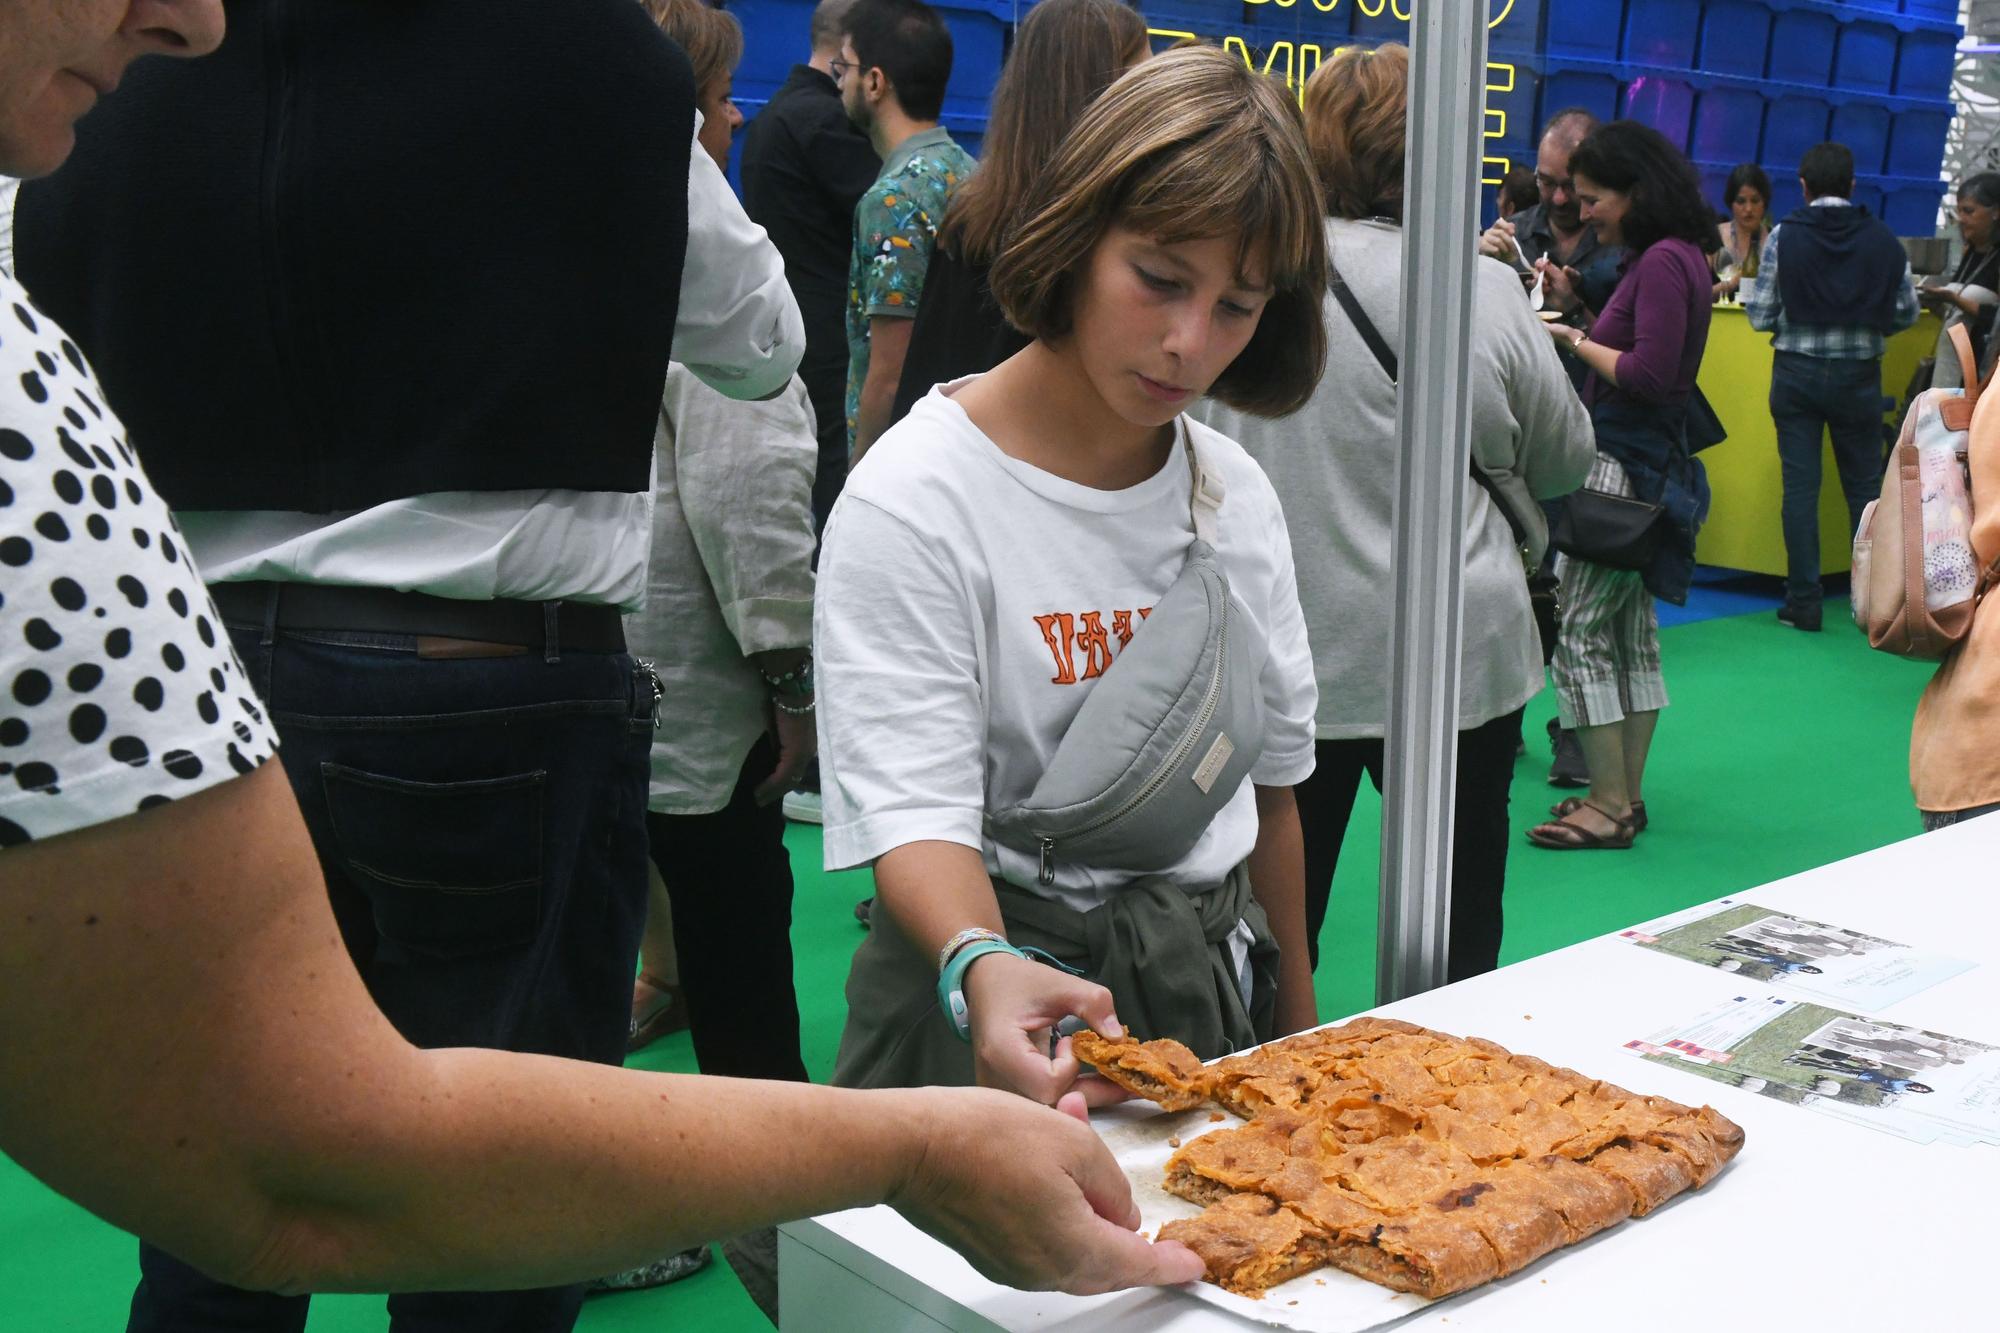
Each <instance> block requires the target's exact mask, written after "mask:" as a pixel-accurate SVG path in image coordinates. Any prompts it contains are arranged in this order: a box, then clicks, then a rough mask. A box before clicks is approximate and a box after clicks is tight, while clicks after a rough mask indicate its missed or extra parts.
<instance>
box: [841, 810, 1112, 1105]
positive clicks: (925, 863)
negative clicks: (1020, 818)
mask: <svg viewBox="0 0 2000 1333" xmlns="http://www.w3.org/2000/svg"><path fill="white" fill-rule="evenodd" d="M875 897H876V902H877V905H878V906H879V907H881V908H882V909H883V911H884V912H885V913H886V914H887V915H888V918H889V920H890V921H892V922H893V923H894V925H895V928H896V929H897V930H900V931H901V932H902V934H903V938H904V939H905V941H906V942H907V943H908V944H909V946H910V947H911V948H913V949H916V950H917V951H918V952H919V953H920V954H921V955H922V956H923V957H924V958H925V959H935V958H936V957H937V952H938V950H939V949H941V948H943V947H944V945H945V942H946V941H947V940H949V939H951V937H952V936H954V935H956V934H957V933H958V932H959V931H961V930H965V929H967V928H969V927H973V926H983V927H984V928H986V929H987V930H991V931H995V932H997V933H1000V934H1005V933H1006V927H1005V925H1004V923H1003V922H1002V921H1001V919H1000V903H999V900H998V899H997V898H995V897H994V896H993V883H992V881H991V880H989V879H988V878H987V877H986V863H985V861H984V860H982V859H981V857H980V855H979V853H978V852H975V851H973V850H972V849H971V848H970V847H966V846H963V845H961V844H959V843H955V842H911V843H905V844H904V845H903V846H901V847H898V848H896V849H895V850H894V851H891V852H888V853H885V854H884V855H883V856H882V858H881V859H880V860H878V861H877V862H876V863H875ZM965 1003H966V1009H967V1017H968V1020H969V1023H970V1026H971V1028H972V1062H973V1068H974V1070H975V1071H976V1073H977V1076H978V1078H979V1082H980V1084H981V1085H982V1086H985V1087H995V1088H1005V1089H1007V1090H1008V1091H1010V1092H1018V1093H1019V1094H1021V1095H1022V1096H1023V1097H1028V1098H1031V1099H1033V1100H1035V1101H1038V1102H1041V1103H1043V1104H1044V1105H1054V1104H1055V1103H1056V1102H1057V1101H1058V1100H1059V1099H1060V1098H1062V1097H1063V1096H1065V1095H1067V1094H1068V1093H1069V1092H1070V1091H1071V1090H1072V1089H1077V1088H1078V1075H1079V1074H1081V1073H1082V1070H1083V1066H1082V1064H1081V1063H1080V1062H1079V1061H1078V1060H1077V1058H1076V1056H1075V1055H1073V1054H1072V1053H1071V1052H1070V1048H1069V1039H1068V1038H1067V1037H1065V1038H1063V1039H1062V1040H1061V1041H1059V1042H1056V1043H1055V1044H1054V1045H1053V1046H1051V1045H1050V1044H1049V1041H1048V1034H1049V1032H1050V1030H1051V1029H1053V1028H1054V1027H1055V1025H1056V1024H1057V1023H1060V1022H1061V1021H1062V1020H1063V1019H1064V1018H1067V1017H1068V1016H1069V1015H1071V1014H1075V1015H1076V1016H1077V1017H1079V1018H1081V1019H1083V1020H1084V1021H1085V1022H1087V1023H1089V1024H1090V1026H1091V1027H1093V1028H1095V1029H1096V1030H1097V1031H1099V1032H1101V1033H1103V1034H1105V1035H1106V1036H1112V1037H1115V1036H1121V1035H1123V1031H1124V1029H1122V1028H1121V1027H1120V1026H1119V1025H1118V1020H1117V1017H1116V1016H1115V1014H1114V1013H1113V1012H1112V1002H1111V992H1110V991H1108V990H1106V989H1104V987H1102V986H1099V985H1096V984H1095V983H1093V982H1089V981H1085V980H1083V979H1082V978H1080V977H1072V976H1070V975H1069V974H1068V973H1066V972H1062V971H1058V970H1057V969H1056V968H1053V967H1049V966H1047V965H1045V964H1042V963H1037V962H1034V961H1032V960H1029V959H1025V958H1012V957H1009V956H1008V955H1006V954H998V953H996V954H988V955H987V956H986V957H983V958H978V959H975V960H974V961H973V963H972V965H971V966H970V967H968V968H967V969H966V972H965ZM1078 1090H1080V1091H1082V1092H1083V1093H1084V1095H1085V1096H1086V1097H1087V1098H1088V1099H1089V1100H1090V1101H1091V1103H1092V1104H1093V1105H1095V1104H1100V1103H1102V1102H1105V1101H1114V1100H1117V1099H1118V1097H1117V1094H1116V1093H1115V1091H1114V1090H1112V1089H1111V1088H1110V1087H1109V1085H1107V1084H1103V1083H1100V1082H1099V1081H1098V1080H1095V1079H1086V1080H1084V1082H1083V1083H1082V1085H1081V1087H1080V1089H1078Z"/></svg>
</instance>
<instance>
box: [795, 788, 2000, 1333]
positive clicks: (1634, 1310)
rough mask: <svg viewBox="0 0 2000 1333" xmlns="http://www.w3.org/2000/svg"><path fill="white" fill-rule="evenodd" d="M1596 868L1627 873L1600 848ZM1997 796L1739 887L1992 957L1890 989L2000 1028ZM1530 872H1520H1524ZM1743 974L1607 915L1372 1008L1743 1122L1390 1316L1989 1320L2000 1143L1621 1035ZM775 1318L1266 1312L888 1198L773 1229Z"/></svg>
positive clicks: (1665, 1326)
mask: <svg viewBox="0 0 2000 1333" xmlns="http://www.w3.org/2000/svg"><path fill="white" fill-rule="evenodd" d="M1601 859H1602V860H1603V861H1604V862H1605V865H1604V871H1605V873H1606V874H1607V875H1615V874H1618V873H1619V871H1620V867H1619V865H1618V863H1617V858H1616V857H1615V856H1614V855H1612V854H1609V853H1607V854H1606V855H1605V856H1604V857H1603V858H1601ZM1996 885H2000V816H1993V817H1990V818H1987V819H1981V820H1975V821H1972V822H1970V823H1967V824H1964V825H1961V826H1959V827H1957V828H1953V829H1948V830H1945V831H1944V832H1942V833H1936V834H1931V835H1929V836H1926V837H1922V838H1916V839H1912V840H1910V841H1908V842H1902V843H1897V844H1895V845H1893V846H1890V847H1884V848H1881V849H1879V850H1877V851H1874V852H1870V853H1867V854H1865V855H1862V856H1858V857H1855V858H1853V859H1852V860H1848V861H1843V862H1839V863H1837V864H1835V865H1831V866H1824V867H1822V868H1820V869H1818V870H1813V871H1808V872H1807V873H1805V874H1802V875H1795V876H1793V877H1791V878H1789V879H1784V880H1779V881H1777V882H1776V883H1773V884H1770V885H1766V886H1765V887H1763V888H1759V889H1755V890H1751V891H1748V892H1744V893H1739V894H1732V895H1731V897H1732V898H1734V899H1736V900H1738V901H1749V902H1754V903H1757V904H1758V905H1760V906H1764V907H1772V908H1777V909H1780V910H1785V911H1790V912H1795V913H1797V914H1799V915H1801V916H1806V917H1811V918H1814V919H1817V920H1821V921H1828V922H1832V923H1834V924H1836V925H1840V926H1846V927H1850V928H1852V929H1855V930H1860V931H1865V932H1867V933H1870V934H1876V935H1882V936H1885V937H1887V938H1890V939H1894V940H1899V941H1902V942H1904V943H1907V944H1912V945H1917V946H1920V947H1924V948H1931V949H1936V950H1939V951H1941V952H1944V953H1947V954H1952V955H1954V956H1957V957H1960V958H1967V959H1972V960H1975V961H1977V962H1979V963H1980V964H1981V966H1979V967H1976V968H1974V969H1973V970H1971V971H1969V972H1966V973H1963V974H1961V975H1959V976H1957V977H1954V978H1952V979H1951V980H1949V981H1946V982H1944V983H1942V984H1940V985H1938V986H1935V987H1933V988H1932V989H1930V990H1927V991H1925V992H1923V993H1922V994H1919V995H1915V996H1912V997H1911V998H1909V999H1907V1000H1904V1001H1902V1002H1901V1003H1899V1004H1896V1005H1893V1006H1890V1007H1888V1008H1887V1009H1883V1010H1878V1011H1877V1012H1879V1013H1881V1014H1882V1016H1884V1017H1887V1018H1891V1019H1893V1020H1895V1021H1896V1022H1899V1023H1907V1024H1910V1025H1912V1026H1916V1027H1923V1028H1929V1029H1931V1030H1933V1031H1941V1032H1949V1033H1952V1034H1954V1035H1958V1036H1965V1037H1973V1038H1984V1039H1987V1040H1995V1039H2000V942H1996V941H2000V892H1996ZM1524 891H1526V892H1532V890H1522V889H1516V890H1515V892H1524ZM1748 984H1749V983H1746V982H1744V981H1741V980H1738V979H1736V978H1734V977H1731V976H1730V975H1729V974H1727V973H1724V972H1720V971H1717V970H1715V969H1712V968H1705V967H1700V966H1697V965H1696V964H1693V963H1689V962H1685V961H1683V960H1681V959H1678V958H1672V957H1668V956H1666V955H1664V954H1660V953H1656V952H1654V951H1652V950H1649V949H1641V948H1637V947H1635V946H1633V945H1631V944H1629V943H1626V942H1624V941H1621V940H1619V939H1617V938H1616V937H1615V936H1607V937H1603V938H1600V939H1594V940H1587V941H1585V942H1583V943H1582V944H1577V945H1573V946H1571V947H1570V948H1567V949H1562V950H1559V951H1557V952H1555V953H1550V954H1545V955H1543V956H1542V957H1540V958H1534V959H1530V960H1528V961H1526V962H1522V963H1516V964H1514V965H1513V966H1512V967H1505V968H1501V969H1500V970H1499V971H1497V972H1492V973H1489V974H1487V975H1486V976H1483V977H1477V978H1474V979H1473V980H1471V981H1464V982H1460V983H1458V984H1457V985H1454V986H1446V987H1444V988H1442V989H1440V990H1435V991H1431V992H1429V993H1428V994H1424V995H1419V996H1415V997H1413V998H1411V999H1408V1000H1403V1001H1400V1002H1398V1003H1396V1004H1392V1005H1388V1006H1386V1007H1385V1008H1383V1009H1381V1010H1379V1011H1376V1012H1380V1013H1383V1014H1388V1015H1392V1016H1394V1017H1397V1018H1402V1019H1407V1020H1409V1021H1411V1022H1414V1023H1422V1024H1425V1025H1427V1026H1430V1027H1435V1028H1438V1029H1440V1030H1441V1031H1445V1032H1454V1033H1460V1034H1467V1033H1471V1034H1477V1035H1479V1036H1483V1037H1489V1038H1491V1039H1493V1040H1495V1041H1498V1042H1500V1043H1501V1044H1502V1045H1504V1046H1507V1047H1509V1048H1511V1049H1513V1050H1516V1051H1522V1052H1527V1053H1530V1054H1533V1055H1538V1056H1540V1057H1542V1058H1543V1059H1545V1060H1549V1061H1551V1062H1553V1063H1555V1064H1560V1065H1568V1066H1570V1067H1572V1068H1575V1069H1579V1070H1583V1071H1584V1072H1586V1073H1589V1074H1593V1075H1595V1076H1596V1077H1599V1078H1604V1079H1609V1080H1610V1081H1612V1082H1615V1083H1618V1084H1621V1085H1623V1086H1625V1087H1629V1088H1632V1089H1633V1090H1635V1091H1639V1092H1647V1093H1657V1094H1660V1095H1662V1096H1667V1097H1672V1098H1674V1099H1676V1100H1679V1101H1684V1102H1688V1103H1690V1104H1693V1105H1700V1104H1701V1103H1703V1102H1707V1103H1709V1104H1710V1105H1713V1106H1714V1107H1715V1108H1716V1109H1717V1110H1719V1111H1721V1112H1722V1113H1723V1114H1725V1115H1727V1116H1729V1117H1730V1118H1731V1119H1732V1120H1735V1121H1736V1122H1737V1123H1738V1124H1740V1125H1742V1126H1743V1128H1744V1130H1745V1132H1746V1134H1747V1136H1748V1138H1747V1142H1746V1144H1745V1146H1744V1149H1743V1152H1742V1155H1741V1156H1739V1157H1738V1158H1737V1159H1736V1161H1735V1162H1734V1163H1732V1164H1731V1165H1730V1167H1729V1168H1728V1169H1727V1170H1726V1171H1725V1172H1724V1173H1723V1174H1722V1175H1721V1176H1720V1177H1719V1178H1717V1179H1716V1180H1715V1181H1713V1182H1712V1183H1711V1184H1710V1185H1709V1186H1708V1187H1707V1188H1706V1189H1704V1190H1701V1191H1699V1192H1697V1193H1694V1194H1690V1195H1686V1196H1683V1197H1682V1198H1680V1199H1677V1200H1675V1201H1674V1202H1673V1203H1671V1204H1669V1205H1668V1206H1667V1207H1666V1208H1664V1209H1662V1210H1661V1211H1659V1212H1657V1213H1654V1214H1652V1215H1651V1216H1649V1217H1645V1218H1640V1219H1636V1220H1633V1221H1629V1222H1625V1223H1623V1224H1621V1225H1619V1226H1617V1227H1614V1228H1612V1229H1611V1230H1610V1231H1608V1232H1605V1233H1603V1234H1601V1235H1599V1236H1597V1237H1594V1238H1593V1239H1591V1240H1590V1241H1588V1242H1586V1243H1585V1244H1583V1245H1581V1246H1577V1247H1575V1248H1573V1249H1570V1250H1565V1251H1561V1252H1558V1253H1557V1254H1555V1255H1553V1256H1551V1257H1549V1258H1547V1259H1544V1260H1542V1261H1541V1262H1539V1263H1537V1264H1534V1265H1531V1266H1530V1267H1529V1268H1528V1269H1527V1270H1526V1271H1524V1272H1522V1273H1518V1274H1516V1275H1515V1276H1513V1277H1511V1278H1508V1279H1506V1280H1505V1281H1501V1282H1495V1283H1490V1284H1488V1285H1487V1286H1485V1287H1481V1288H1478V1289H1476V1290H1474V1291H1471V1292H1467V1293H1465V1294H1463V1295H1461V1296H1458V1297H1454V1298H1452V1299H1451V1300H1448V1301H1443V1302H1440V1303H1438V1304H1436V1305H1433V1306H1431V1307H1429V1308H1427V1309H1425V1310H1423V1311H1421V1312H1419V1313H1418V1314H1416V1315H1415V1316H1414V1317H1412V1318H1409V1319H1406V1320H1404V1321H1402V1322H1399V1323H1398V1324H1396V1325H1395V1327H1396V1328H1397V1329H1398V1330H1404V1329H1439V1330H1450V1331H1452V1333H1464V1331H1465V1330H1478V1329H1493V1330H1507V1331H1508V1333H1514V1331H1516V1330H1522V1329H1581V1328H1587V1327H1590V1326H1591V1325H1592V1324H1594V1323H1596V1322H1598V1321H1601V1320H1606V1319H1608V1320H1610V1321H1611V1322H1612V1323H1613V1324H1614V1325H1615V1326H1616V1327H1618V1328H1619V1329H1620V1330H1621V1333H1626V1331H1628V1330H1629V1331H1634V1333H1636V1331H1637V1330H1648V1329H1657V1330H1660V1331H1661V1333H1688V1330H1691V1329H1697V1330H1698V1329H1703V1328H1709V1329H1718V1330H1722V1329H1742V1328H1759V1327H1761V1328H1804V1329H1812V1330H1815V1333H1823V1331H1825V1330H1838V1329H1850V1328H1851V1329H1868V1330H1874V1329H1881V1328H1913V1329H1922V1328H1936V1329H1952V1330H1957V1329H1973V1328H1979V1327H1987V1328H1990V1327H1993V1326H1994V1320H1995V1318H1996V1316H1995V1315H1994V1314H1993V1311H1992V1306H1991V1304H1990V1302H1989V1301H1988V1300H1987V1299H1986V1298H1984V1297H1982V1296H1981V1295H1980V1294H1979V1293H1980V1292H1981V1291H1982V1290H1984V1289H1986V1284H1987V1283H1988V1282H1990V1281H1991V1280H1992V1277H1993V1274H1994V1270H1995V1268H1996V1267H2000V1254H1996V1250H1995V1244H1994V1242H1995V1238H1996V1236H2000V1148H1993V1147H1975V1148H1961V1147H1952V1146H1948V1145H1943V1144H1938V1145H1928V1146H1926V1145H1919V1144H1914V1143H1909V1142H1906V1141H1903V1140H1900V1139H1897V1138H1894V1137H1892V1136H1890V1135H1888V1134H1884V1133H1880V1132H1877V1131H1874V1130H1869V1129H1865V1128H1860V1127H1853V1126H1848V1125H1843V1124H1842V1123H1840V1122H1839V1121H1836V1120H1833V1119H1831V1118H1829V1117H1826V1116H1820V1115H1815V1114H1813V1113H1811V1112H1809V1111H1805V1110H1801V1109H1798V1108H1795V1107H1789V1106H1785V1105H1783V1104H1781V1103H1778V1102H1775V1101H1771V1100H1768V1099H1766V1098H1763V1097H1759V1096H1756V1095H1754V1094H1752V1093H1747V1092H1743V1091H1740V1090H1738V1089H1735V1088H1731V1087H1727V1086H1725V1085H1723V1084H1719V1083H1715V1082H1711V1081H1709V1080H1707V1079H1704V1078H1699V1077H1697V1076H1695V1075H1692V1074H1686V1073H1682V1072H1680V1071H1677V1070H1673V1069H1668V1068H1664V1067H1660V1066H1656V1065H1653V1064H1650V1063H1646V1062H1643V1061H1641V1060H1639V1059H1637V1058H1636V1057H1634V1056H1632V1055H1629V1054H1627V1053H1625V1052H1624V1051H1622V1050H1621V1049H1620V1047H1621V1046H1622V1045H1623V1043H1625V1042H1626V1041H1628V1040H1631V1039H1633V1038H1637V1037H1644V1036H1647V1035H1649V1034H1650V1033H1652V1032H1653V1031H1654V1030H1655V1029H1657V1028H1659V1027H1662V1026H1664V1025H1666V1024H1668V1023H1672V1022H1674V1021H1675V1020H1677V1019H1682V1018H1688V1017H1692V1016H1693V1015H1694V1014H1696V1013H1697V1012H1699V1011H1700V1010H1702V1009H1703V1008H1705V1007H1707V1006H1709V1005H1711V1004H1716V1003H1720V1002H1722V1001H1725V1000H1727V999H1729V998H1730V997H1731V996H1734V995H1738V994H1743V993H1745V986H1746V985H1748ZM779 1256H780V1263H779V1284H780V1292H781V1308H782V1311H783V1325H782V1327H783V1328H784V1330H785V1333H817V1331H818V1330H829V1331H837V1333H856V1331H857V1330H866V1331H867V1333H892V1331H894V1330H906V1329H907V1330H926V1331H929V1330H938V1329H950V1330H959V1331H970V1330H980V1331H981V1333H986V1331H988V1330H1009V1331H1010V1333H1012V1331H1013V1330H1030V1329H1032V1330H1076V1329H1092V1330H1109V1331H1110V1333H1141V1331H1142V1330H1143V1331H1144V1333H1192V1331H1193V1330H1213V1331H1217V1333H1242V1331H1243V1330H1249V1329H1253V1328H1258V1327H1261V1326H1260V1325H1256V1324H1252V1323H1249V1322H1247V1321H1244V1320H1241V1319H1239V1318H1237V1317H1236V1316H1234V1315H1231V1314H1228V1313H1225V1312H1223V1311H1219V1310H1216V1309H1214V1308H1212V1307H1209V1306H1206V1305H1203V1304H1201V1303H1200V1302H1197V1301H1194V1300H1190V1299H1188V1298H1187V1297H1186V1296H1184V1295H1182V1294H1180V1293H1178V1292H1175V1291H1140V1292H1122V1293H1119V1294H1116V1295H1112V1296H1098V1297H1089V1298H1078V1297H1070V1296H1051V1295H1045V1294H1031V1293H1026V1292H1018V1291H1012V1290H1009V1289H1007V1288H1005V1287H998V1286H995V1285H993V1284H992V1283H990V1282H987V1281H986V1280H985V1279H983V1278H981V1277H980V1276H979V1275H978V1274H976V1273H974V1272H973V1271H972V1269H971V1267H970V1266H969V1265H967V1264H966V1263H965V1261H964V1260H962V1259H960V1258H959V1257H958V1256H957V1255H956V1254H954V1253H953V1252H951V1251H950V1250H948V1249H946V1248H945V1247H944V1246H942V1245H940V1244H938V1243H937V1242H936V1241H933V1240H931V1239H930V1238H929V1237H927V1236H925V1235H924V1234H923V1233H921V1232H919V1231H918V1230H916V1229H915V1228H914V1227H912V1226H910V1225H909V1224H908V1223H906V1222H904V1221H903V1220H902V1218H901V1217H899V1216H897V1215H896V1214H895V1213H894V1212H891V1211H890V1210H889V1209H887V1208H868V1209H857V1210H854V1211H851V1212H844V1213H836V1214H831V1215H829V1216H825V1217H819V1218H815V1219H812V1220H810V1221H803V1222H794V1223H791V1224H789V1225H787V1226H784V1227H781V1228H780V1229H779Z"/></svg>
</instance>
